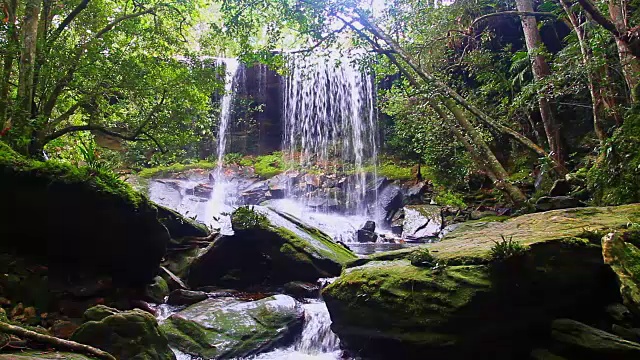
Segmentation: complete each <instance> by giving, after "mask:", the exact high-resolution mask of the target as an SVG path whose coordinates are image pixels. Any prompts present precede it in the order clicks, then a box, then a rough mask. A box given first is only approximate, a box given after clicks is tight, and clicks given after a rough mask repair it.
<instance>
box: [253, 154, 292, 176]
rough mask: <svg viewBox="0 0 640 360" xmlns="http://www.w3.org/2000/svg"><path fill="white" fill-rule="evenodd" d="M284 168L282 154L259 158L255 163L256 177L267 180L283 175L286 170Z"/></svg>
mask: <svg viewBox="0 0 640 360" xmlns="http://www.w3.org/2000/svg"><path fill="white" fill-rule="evenodd" d="M284 166H285V165H284V159H283V157H282V153H281V152H274V153H273V154H269V155H262V156H258V157H256V160H255V163H254V169H255V172H256V175H258V176H260V177H262V178H265V179H268V178H270V177H274V176H276V175H278V174H280V173H282V172H283V171H284V170H285V168H284Z"/></svg>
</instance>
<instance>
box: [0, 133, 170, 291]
mask: <svg viewBox="0 0 640 360" xmlns="http://www.w3.org/2000/svg"><path fill="white" fill-rule="evenodd" d="M0 173H1V174H2V176H0V198H1V199H2V201H1V202H0V213H2V214H3V215H2V216H1V217H0V247H3V248H5V249H7V250H10V251H15V252H16V253H17V254H18V255H23V256H29V257H32V258H34V259H39V260H42V263H43V265H46V266H47V267H48V268H49V269H50V270H52V271H54V270H55V271H56V272H57V273H70V274H77V273H79V272H86V273H93V274H95V275H98V276H102V275H104V276H110V277H112V278H113V280H114V283H116V284H122V285H127V286H129V285H131V286H140V285H144V284H147V283H149V282H151V280H152V279H153V277H154V276H155V275H156V274H157V270H158V266H159V264H160V260H161V259H162V257H163V256H164V254H165V251H166V247H167V244H168V242H169V238H170V237H169V232H168V231H167V228H166V227H165V226H164V225H163V224H162V223H161V222H160V221H158V208H157V207H156V206H155V205H154V204H153V203H152V202H150V201H149V200H148V199H147V198H146V197H145V196H143V195H141V194H139V193H138V192H136V191H134V190H133V189H132V188H131V187H130V186H129V185H128V184H126V183H124V182H122V181H120V180H119V179H117V177H116V176H114V175H112V174H108V173H104V172H96V171H94V170H92V169H90V168H86V167H82V168H77V167H74V166H72V165H70V164H65V163H60V162H56V161H53V160H51V161H45V162H39V161H33V160H30V159H26V158H24V157H22V156H20V155H18V154H16V153H15V152H13V151H11V150H10V149H8V147H7V146H6V145H4V144H3V143H1V142H0ZM26 219H31V220H30V221H31V222H30V223H26V222H25V221H26Z"/></svg>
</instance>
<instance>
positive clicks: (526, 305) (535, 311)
mask: <svg viewBox="0 0 640 360" xmlns="http://www.w3.org/2000/svg"><path fill="white" fill-rule="evenodd" d="M638 219H640V205H627V206H620V207H614V208H580V209H570V210H558V211H550V212H545V213H536V214H529V215H524V216H520V217H516V218H512V219H509V220H506V221H505V222H501V223H499V222H493V223H486V222H484V223H477V224H474V226H461V227H459V228H458V229H457V230H454V231H453V232H451V233H450V234H448V235H446V236H445V237H444V239H443V240H442V241H441V242H439V243H434V244H428V245H425V246H424V247H426V248H428V249H429V250H430V253H431V255H432V256H433V257H434V261H435V262H436V263H437V265H436V266H434V267H416V266H412V265H411V264H410V261H409V259H411V258H412V257H413V256H412V254H413V253H414V252H416V251H420V249H415V248H414V249H408V250H407V249H404V250H400V251H395V252H389V253H380V254H376V255H375V256H372V257H370V258H368V259H367V258H364V259H358V260H357V261H355V262H353V263H352V266H355V267H352V268H348V269H346V270H345V272H344V273H343V274H342V275H341V276H340V277H339V278H338V279H337V280H336V281H335V282H333V283H332V284H331V285H329V286H328V287H327V288H325V290H324V291H323V296H324V299H325V300H326V303H327V307H328V309H329V312H330V314H331V319H332V321H333V325H332V328H333V330H334V332H336V334H337V335H338V336H339V337H340V339H341V342H342V344H343V345H344V346H346V347H347V348H348V349H350V350H352V351H354V352H356V353H359V354H362V355H363V356H367V357H372V358H394V357H395V358H403V359H424V358H454V359H459V358H494V359H514V358H526V357H527V356H528V355H529V352H530V350H531V348H530V347H529V345H530V343H529V342H530V341H533V339H535V336H536V334H537V332H536V331H537V330H536V329H540V328H545V329H548V328H549V326H550V323H551V321H552V320H553V319H556V318H560V317H572V316H573V315H574V314H583V313H585V312H588V311H590V310H591V309H593V308H600V309H603V308H604V307H605V306H606V304H609V303H611V302H613V301H614V300H615V298H617V296H618V294H616V293H615V290H614V291H611V290H610V289H611V288H610V286H609V285H610V282H609V281H610V280H609V274H610V273H609V272H608V271H606V270H607V269H606V268H605V267H604V266H603V264H602V253H601V249H600V247H599V246H598V245H597V244H596V243H591V242H590V241H589V239H592V238H594V237H595V238H596V239H599V237H598V236H597V233H598V232H601V231H603V230H606V229H614V228H618V227H620V226H622V225H624V224H626V223H627V222H629V221H630V220H631V221H637V220H638ZM585 229H589V231H585ZM500 235H504V236H506V237H511V236H512V239H513V241H515V242H517V243H518V244H520V245H522V246H524V252H522V253H521V254H520V255H515V256H511V257H507V258H506V260H502V261H498V260H494V258H493V257H492V252H491V251H492V247H494V246H495V242H494V241H499V240H500Z"/></svg>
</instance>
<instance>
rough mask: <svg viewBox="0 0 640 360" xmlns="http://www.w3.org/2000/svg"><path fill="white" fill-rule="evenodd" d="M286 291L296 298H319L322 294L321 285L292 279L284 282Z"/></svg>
mask: <svg viewBox="0 0 640 360" xmlns="http://www.w3.org/2000/svg"><path fill="white" fill-rule="evenodd" d="M284 292H285V293H287V294H289V295H291V296H294V297H296V298H317V297H318V296H320V286H319V285H318V284H313V283H308V282H302V281H290V282H288V283H286V284H284Z"/></svg>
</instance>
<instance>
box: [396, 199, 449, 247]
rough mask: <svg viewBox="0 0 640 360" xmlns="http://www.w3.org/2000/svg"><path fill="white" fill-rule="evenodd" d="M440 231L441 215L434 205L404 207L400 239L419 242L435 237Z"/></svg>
mask: <svg viewBox="0 0 640 360" xmlns="http://www.w3.org/2000/svg"><path fill="white" fill-rule="evenodd" d="M441 230H442V213H441V209H440V207H439V206H436V205H407V206H405V207H404V220H403V222H402V238H403V239H409V240H421V239H426V238H434V237H437V236H438V234H439V233H440V231H441Z"/></svg>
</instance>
